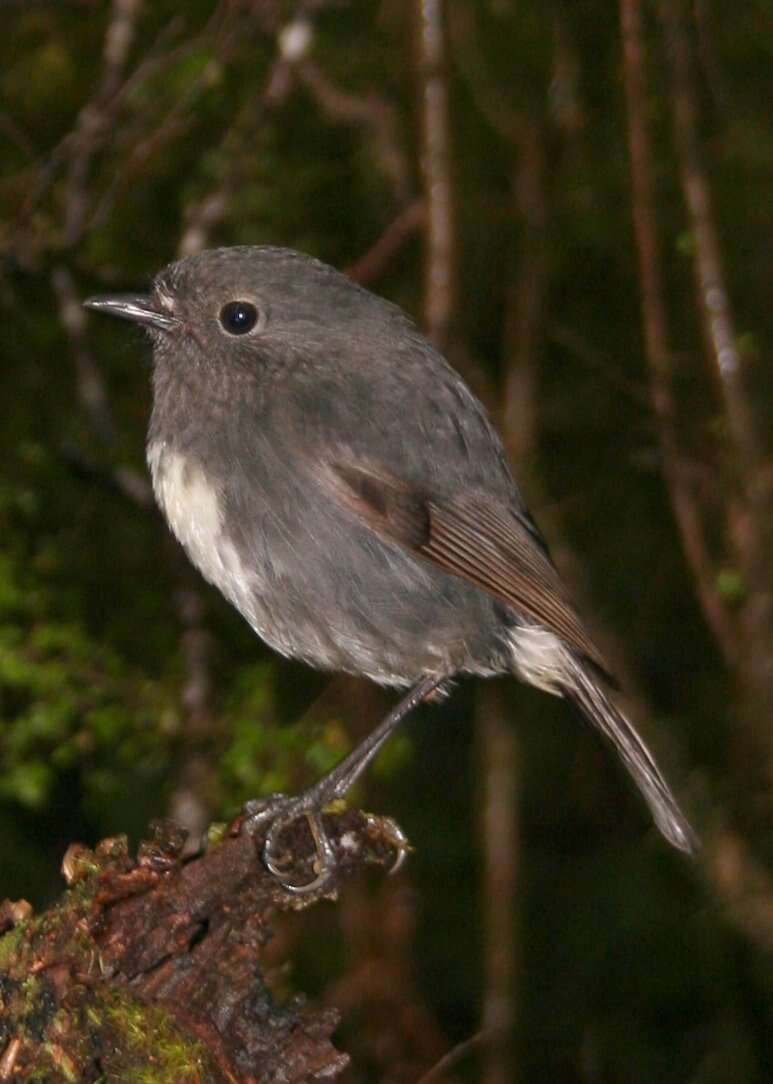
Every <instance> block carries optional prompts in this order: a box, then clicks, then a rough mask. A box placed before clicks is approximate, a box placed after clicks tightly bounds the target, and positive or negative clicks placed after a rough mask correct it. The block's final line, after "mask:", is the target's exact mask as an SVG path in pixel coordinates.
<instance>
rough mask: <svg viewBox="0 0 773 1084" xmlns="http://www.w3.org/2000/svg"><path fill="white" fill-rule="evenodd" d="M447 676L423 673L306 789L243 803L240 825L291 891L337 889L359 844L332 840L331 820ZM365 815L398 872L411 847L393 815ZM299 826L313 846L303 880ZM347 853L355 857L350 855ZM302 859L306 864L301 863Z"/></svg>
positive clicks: (306, 892)
mask: <svg viewBox="0 0 773 1084" xmlns="http://www.w3.org/2000/svg"><path fill="white" fill-rule="evenodd" d="M446 677H447V675H432V676H429V677H425V678H422V680H421V681H419V682H418V684H416V685H415V686H414V687H413V688H412V689H411V690H410V692H409V693H407V695H406V696H404V697H403V698H402V700H400V702H399V703H398V704H397V705H395V707H394V708H393V709H392V711H391V712H390V713H389V714H388V715H387V716H386V718H385V719H383V720H382V721H381V723H379V725H378V726H377V727H376V728H375V730H373V731H371V733H370V734H368V736H367V737H366V738H365V739H364V740H363V741H362V742H360V744H359V745H358V746H356V748H355V749H353V750H352V752H351V753H349V755H348V756H346V757H344V759H343V760H342V761H341V762H340V763H339V764H337V765H336V766H335V768H333V770H332V771H330V772H328V774H327V775H326V776H323V778H322V779H320V780H319V781H318V782H317V783H315V784H314V785H313V786H311V787H309V788H308V790H305V791H303V792H302V793H301V794H298V795H294V796H288V795H285V794H272V795H270V796H269V797H268V798H264V799H259V800H258V801H254V802H248V803H247V805H246V806H245V807H244V813H243V817H242V821H241V824H242V827H243V828H244V830H246V831H248V832H249V833H250V834H252V835H254V836H256V837H257V838H258V839H262V840H263V844H262V846H263V863H264V865H265V866H266V868H267V869H268V871H269V872H270V873H271V874H272V875H273V876H274V877H276V879H277V881H278V882H279V884H280V885H282V887H283V888H284V889H285V890H286V891H287V892H289V893H292V894H294V895H297V896H306V895H310V894H312V895H326V894H328V893H330V892H332V891H334V889H335V887H336V880H337V876H338V872H339V869H340V867H341V865H342V864H345V859H346V858H347V850H349V851H351V850H352V849H353V850H355V851H358V850H359V847H358V845H357V842H356V836H349V835H347V834H345V833H344V834H339V836H338V838H337V841H336V842H335V843H334V841H333V838H332V837H331V834H330V832H329V825H328V823H327V822H328V821H329V819H330V817H333V816H341V815H342V814H341V812H340V810H341V808H342V807H343V799H344V797H345V795H346V793H347V792H348V790H349V789H350V788H351V787H352V785H353V784H354V783H355V782H356V781H357V779H359V777H360V775H362V773H363V772H364V771H365V769H366V768H367V766H368V765H369V764H370V762H371V760H373V758H374V757H375V756H376V754H377V753H378V752H379V750H380V749H381V747H382V746H383V744H384V742H385V741H386V740H387V739H388V738H389V737H390V736H391V735H392V734H393V733H394V731H395V730H396V729H397V727H398V726H399V724H400V723H401V722H402V720H403V719H404V718H405V717H406V715H408V714H409V713H410V712H411V711H412V710H413V708H415V707H417V705H419V704H420V703H421V702H422V701H423V700H426V699H427V697H429V696H430V695H431V694H432V693H433V692H434V691H435V689H436V688H437V687H438V686H439V685H441V684H442V682H443V681H444V680H445V679H446ZM361 816H364V817H365V818H366V824H367V825H368V830H369V832H371V834H372V835H373V837H374V838H381V839H382V840H383V841H384V842H386V843H387V844H388V845H389V846H391V847H392V849H393V850H394V852H395V859H394V861H393V863H392V869H391V871H392V872H394V870H395V869H397V868H398V867H399V866H400V865H401V864H402V862H403V859H404V857H405V854H406V853H407V851H408V849H409V848H408V844H407V841H406V838H405V836H404V835H403V833H402V831H401V830H400V828H399V827H398V826H397V824H395V822H394V821H393V820H392V819H391V818H389V817H375V816H373V815H371V814H361ZM299 831H305V835H306V846H305V851H308V838H309V836H310V838H311V842H312V850H313V860H312V862H311V866H310V870H309V871H308V872H307V873H306V874H305V877H303V879H297V878H298V875H299V873H301V872H302V871H299V870H297V868H296V867H297V865H298V862H297V861H296V859H297V856H298V855H299V854H300V855H302V854H303V853H304V848H303V842H302V837H301V838H299V837H298V832H299ZM299 848H301V849H300V850H299ZM348 857H351V854H350V855H348ZM378 860H379V859H376V861H378ZM300 864H301V865H303V862H301V863H300ZM307 865H308V864H307Z"/></svg>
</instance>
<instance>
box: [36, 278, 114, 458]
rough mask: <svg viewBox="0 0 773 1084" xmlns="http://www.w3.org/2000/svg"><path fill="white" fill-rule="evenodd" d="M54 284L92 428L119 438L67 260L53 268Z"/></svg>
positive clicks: (105, 436) (106, 439) (106, 436)
mask: <svg viewBox="0 0 773 1084" xmlns="http://www.w3.org/2000/svg"><path fill="white" fill-rule="evenodd" d="M51 285H52V287H53V290H54V294H55V295H56V300H57V302H58V305H59V320H60V323H61V325H62V327H63V328H64V331H65V333H66V335H67V337H68V338H69V340H70V346H71V349H72V357H73V362H74V363H75V376H76V391H77V393H78V399H79V400H80V403H81V406H82V407H83V408H84V410H85V412H86V414H87V416H88V418H89V421H90V422H91V425H92V428H93V429H94V432H95V433H96V434H97V436H98V437H99V438H100V440H101V441H102V442H103V443H104V444H107V445H110V444H112V443H113V441H114V440H115V422H114V420H113V412H112V410H111V409H110V403H109V400H108V395H107V388H106V387H105V382H104V380H103V379H102V374H101V373H100V371H99V368H98V366H97V364H96V362H95V361H94V358H93V356H92V354H91V351H90V350H89V348H88V344H87V342H86V311H85V309H84V308H83V303H82V298H81V297H80V295H79V294H78V292H77V290H76V288H75V280H74V279H73V276H72V272H71V271H70V269H69V268H68V267H65V266H64V265H63V264H59V266H57V267H55V268H54V269H53V271H52V272H51Z"/></svg>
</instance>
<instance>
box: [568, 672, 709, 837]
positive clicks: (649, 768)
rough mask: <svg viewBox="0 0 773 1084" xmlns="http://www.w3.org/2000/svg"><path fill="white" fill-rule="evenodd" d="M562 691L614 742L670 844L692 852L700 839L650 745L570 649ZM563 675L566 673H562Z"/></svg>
mask: <svg viewBox="0 0 773 1084" xmlns="http://www.w3.org/2000/svg"><path fill="white" fill-rule="evenodd" d="M564 673H565V677H564V680H563V681H562V683H561V684H562V692H563V694H564V696H566V697H567V699H569V700H572V701H573V702H574V703H575V704H576V705H577V707H578V708H579V709H580V711H581V712H582V713H583V715H584V716H585V717H586V718H587V719H589V720H590V722H591V723H593V725H594V726H597V727H598V728H599V730H600V731H601V733H602V734H604V736H605V737H606V738H608V739H609V741H611V742H612V744H613V745H614V747H615V749H616V750H617V753H618V755H619V757H620V759H621V760H622V762H623V764H625V766H626V768H627V769H628V771H629V772H630V773H631V775H632V777H633V779H634V781H635V783H636V785H637V787H638V788H639V790H640V791H641V793H642V794H643V796H644V799H645V801H646V802H647V805H648V806H649V807H650V809H651V811H652V816H653V817H654V819H655V823H656V824H657V826H658V828H659V829H660V831H661V832H662V833H663V835H664V836H665V837H666V839H667V840H668V842H669V843H672V844H673V845H674V847H678V848H679V849H680V850H682V851H687V853H688V854H690V853H692V852H693V851H694V850H695V849H696V846H697V838H696V836H695V833H694V832H693V830H692V828H691V827H690V825H689V823H688V821H687V818H686V817H685V816H684V814H683V813H682V811H681V809H680V808H679V806H678V805H677V802H676V799H675V798H674V796H673V794H672V793H671V791H670V789H669V786H668V784H667V783H666V781H665V779H664V778H663V776H662V775H661V774H660V769H659V768H658V766H657V764H656V763H655V760H654V758H653V756H652V754H651V753H650V751H649V749H648V748H647V746H646V745H645V744H644V742H643V741H642V739H641V738H640V737H639V735H638V734H637V733H636V731H635V730H634V728H633V726H632V725H631V724H630V723H629V722H628V720H627V719H626V718H625V716H624V715H623V714H622V713H621V712H620V711H618V709H617V708H616V707H615V706H614V704H613V703H612V701H611V700H610V699H609V697H608V696H607V695H606V693H605V692H604V690H603V689H602V687H601V686H600V684H599V683H598V681H597V680H596V679H595V678H594V675H593V674H592V673H590V672H589V671H588V670H587V669H586V667H585V666H584V665H583V664H582V663H581V662H579V661H578V660H577V659H575V658H574V657H573V656H571V655H570V654H569V652H568V651H567V652H566V658H565V671H564ZM562 676H563V675H562Z"/></svg>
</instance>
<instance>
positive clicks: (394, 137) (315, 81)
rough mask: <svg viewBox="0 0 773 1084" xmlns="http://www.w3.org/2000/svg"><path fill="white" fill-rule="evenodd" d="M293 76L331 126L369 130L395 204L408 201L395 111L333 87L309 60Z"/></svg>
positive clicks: (368, 96) (406, 162) (372, 96)
mask: <svg viewBox="0 0 773 1084" xmlns="http://www.w3.org/2000/svg"><path fill="white" fill-rule="evenodd" d="M297 74H298V79H299V80H300V82H301V83H302V84H303V86H305V87H306V89H307V90H308V92H309V93H310V94H311V96H312V98H313V99H314V101H315V102H316V103H317V105H318V106H319V108H320V111H321V112H322V114H323V116H325V117H327V119H328V120H329V121H331V122H332V123H334V124H346V125H351V124H358V125H364V126H365V127H367V128H369V129H370V131H371V132H372V134H373V137H374V143H375V146H376V147H377V149H378V152H379V156H380V158H381V165H382V169H383V171H384V174H385V175H386V177H387V178H388V179H389V182H390V187H391V188H392V192H393V193H394V196H395V200H396V201H397V203H398V204H400V203H405V202H406V201H407V200H409V199H410V197H411V166H410V162H409V160H408V157H407V155H406V153H405V150H404V147H403V143H402V139H401V136H400V125H399V120H398V116H397V113H396V111H395V109H394V108H393V107H392V106H391V105H390V104H389V103H388V102H385V101H383V99H381V98H379V97H378V95H376V94H375V93H373V92H372V91H371V92H369V93H367V94H365V95H362V96H358V95H354V94H351V93H349V92H348V91H345V90H343V89H342V88H341V87H338V86H336V85H335V83H334V82H333V81H332V79H331V78H330V77H329V76H328V75H326V74H325V72H324V71H323V70H322V68H320V66H319V65H318V64H316V63H315V62H314V61H312V60H303V61H302V62H301V63H299V64H298V68H297Z"/></svg>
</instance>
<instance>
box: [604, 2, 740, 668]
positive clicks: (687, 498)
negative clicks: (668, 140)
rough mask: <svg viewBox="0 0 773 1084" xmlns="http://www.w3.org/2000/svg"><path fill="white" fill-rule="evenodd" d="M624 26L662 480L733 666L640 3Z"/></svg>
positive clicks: (624, 12) (734, 642) (631, 7)
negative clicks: (670, 316) (652, 132)
mask: <svg viewBox="0 0 773 1084" xmlns="http://www.w3.org/2000/svg"><path fill="white" fill-rule="evenodd" d="M620 26H621V32H622V47H623V75H624V86H625V103H626V116H627V122H628V153H629V160H630V169H631V188H632V209H633V225H634V232H635V236H636V247H637V255H638V260H639V283H640V289H641V309H642V327H643V332H644V345H645V355H646V359H647V364H648V367H649V375H650V381H649V387H650V398H651V402H652V409H653V412H654V416H655V424H656V431H657V436H658V441H659V444H660V455H661V463H662V469H663V475H664V479H665V482H666V489H667V492H668V496H669V499H670V502H671V508H672V511H673V514H674V519H675V520H676V524H677V528H678V530H679V535H680V537H681V540H682V548H683V550H684V554H685V557H686V559H687V562H688V564H689V566H690V570H691V572H692V579H693V584H694V587H695V591H696V594H697V596H698V600H699V602H700V605H701V608H702V610H703V614H704V616H705V618H706V621H707V623H708V625H709V628H710V629H711V632H712V634H713V636H714V639H715V641H716V643H717V646H718V648H719V650H720V652H721V654H722V656H723V658H724V659H725V662H726V663H727V665H728V666H730V667H732V666H733V665H734V664H735V662H736V660H737V653H738V639H737V630H736V628H735V622H734V620H733V616H732V614H731V612H730V611H729V610H728V608H727V606H726V605H725V603H724V600H723V599H722V596H721V595H720V593H719V591H718V590H717V573H718V569H717V568H716V567H715V563H714V561H713V559H712V557H711V554H710V552H709V547H708V542H707V537H706V527H705V524H704V522H703V515H702V511H701V508H700V505H699V503H698V500H697V498H696V494H695V492H694V489H693V486H692V485H691V483H690V480H689V472H688V469H687V465H686V463H685V457H684V453H683V450H682V448H681V446H680V441H679V436H678V432H679V429H678V419H677V411H676V405H675V402H674V395H673V386H672V384H673V378H672V365H671V351H670V347H669V342H668V329H667V317H666V310H665V305H664V301H663V297H664V284H663V273H662V259H661V253H660V242H659V239H658V230H657V216H656V212H655V196H654V186H653V181H652V165H651V161H652V153H651V149H650V140H649V134H648V131H647V123H646V119H645V108H646V107H645V103H646V99H647V95H646V73H645V64H644V50H643V45H642V26H641V10H640V5H639V0H620Z"/></svg>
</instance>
